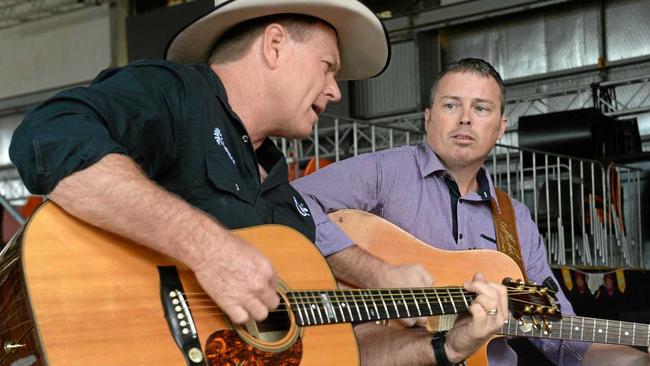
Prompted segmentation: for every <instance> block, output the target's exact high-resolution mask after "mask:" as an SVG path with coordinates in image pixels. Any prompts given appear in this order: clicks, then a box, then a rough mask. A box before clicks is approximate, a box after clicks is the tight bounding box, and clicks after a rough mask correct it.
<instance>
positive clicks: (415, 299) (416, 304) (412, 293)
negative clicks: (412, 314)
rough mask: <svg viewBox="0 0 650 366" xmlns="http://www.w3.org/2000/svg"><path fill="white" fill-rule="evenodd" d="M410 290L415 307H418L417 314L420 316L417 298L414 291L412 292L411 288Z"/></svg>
mask: <svg viewBox="0 0 650 366" xmlns="http://www.w3.org/2000/svg"><path fill="white" fill-rule="evenodd" d="M410 291H411V296H413V301H415V307H416V308H417V309H418V316H422V312H421V311H420V305H419V304H418V299H417V298H416V297H415V292H413V289H410Z"/></svg>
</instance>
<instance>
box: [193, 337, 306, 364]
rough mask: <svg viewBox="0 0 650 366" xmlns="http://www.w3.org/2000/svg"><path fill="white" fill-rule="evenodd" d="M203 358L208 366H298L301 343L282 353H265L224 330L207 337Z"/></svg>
mask: <svg viewBox="0 0 650 366" xmlns="http://www.w3.org/2000/svg"><path fill="white" fill-rule="evenodd" d="M205 356H206V359H207V361H208V365H209V366H262V365H265V366H266V365H278V366H298V365H300V360H301V359H302V341H301V339H300V338H298V339H297V340H296V341H295V342H294V343H293V344H292V345H291V347H289V348H288V349H286V350H284V351H280V352H265V351H261V350H258V349H257V348H255V347H253V346H251V345H250V344H248V343H246V342H245V341H244V340H242V339H241V338H240V337H239V335H238V334H237V332H235V331H234V330H229V329H224V330H220V331H217V332H214V333H212V334H211V335H210V337H208V340H207V342H206V345H205Z"/></svg>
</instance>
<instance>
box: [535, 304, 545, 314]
mask: <svg viewBox="0 0 650 366" xmlns="http://www.w3.org/2000/svg"><path fill="white" fill-rule="evenodd" d="M535 312H536V313H538V314H544V306H543V305H537V308H535Z"/></svg>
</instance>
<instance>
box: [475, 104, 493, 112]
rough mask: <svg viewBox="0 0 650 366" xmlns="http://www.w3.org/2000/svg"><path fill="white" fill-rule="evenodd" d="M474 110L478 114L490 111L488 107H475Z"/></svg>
mask: <svg viewBox="0 0 650 366" xmlns="http://www.w3.org/2000/svg"><path fill="white" fill-rule="evenodd" d="M476 110H477V111H479V112H487V111H489V110H490V108H488V107H486V106H484V105H477V106H476Z"/></svg>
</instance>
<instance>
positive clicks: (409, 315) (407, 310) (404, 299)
mask: <svg viewBox="0 0 650 366" xmlns="http://www.w3.org/2000/svg"><path fill="white" fill-rule="evenodd" d="M398 291H399V294H400V296H401V297H402V301H403V304H404V308H405V309H406V315H407V316H408V317H409V318H410V317H411V312H410V311H409V307H408V305H407V304H406V298H404V293H402V290H401V289H400V290H398Z"/></svg>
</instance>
